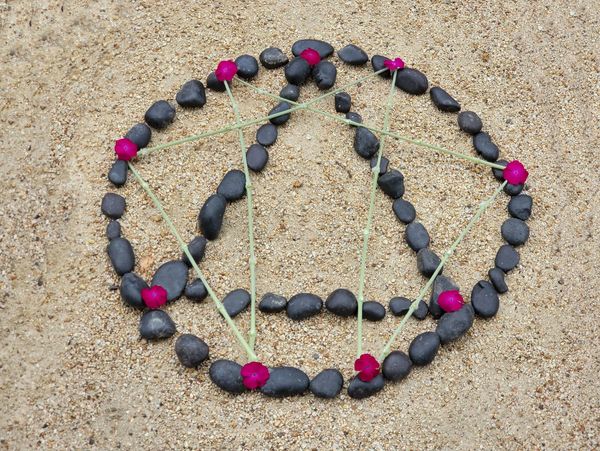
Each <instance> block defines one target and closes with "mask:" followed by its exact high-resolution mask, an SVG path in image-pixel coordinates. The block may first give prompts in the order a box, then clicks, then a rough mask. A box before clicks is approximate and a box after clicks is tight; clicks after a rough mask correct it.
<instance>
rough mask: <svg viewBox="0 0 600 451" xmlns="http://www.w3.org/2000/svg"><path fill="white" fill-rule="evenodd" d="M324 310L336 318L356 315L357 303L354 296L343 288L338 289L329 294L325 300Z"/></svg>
mask: <svg viewBox="0 0 600 451" xmlns="http://www.w3.org/2000/svg"><path fill="white" fill-rule="evenodd" d="M325 308H326V309H327V310H329V311H330V312H331V313H333V314H335V315H338V316H345V317H347V316H352V315H356V312H357V310H358V301H357V300H356V296H354V294H353V293H352V292H351V291H350V290H347V289H345V288H338V289H337V290H334V291H333V292H331V294H330V295H329V296H327V299H326V300H325Z"/></svg>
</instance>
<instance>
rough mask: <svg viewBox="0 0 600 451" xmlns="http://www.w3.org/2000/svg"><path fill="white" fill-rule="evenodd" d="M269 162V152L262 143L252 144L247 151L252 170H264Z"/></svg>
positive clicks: (249, 165)
mask: <svg viewBox="0 0 600 451" xmlns="http://www.w3.org/2000/svg"><path fill="white" fill-rule="evenodd" d="M268 162H269V152H267V149H265V148H264V147H263V146H261V145H260V144H252V145H251V146H250V147H249V148H248V150H247V151H246V163H247V164H248V168H250V169H251V170H252V171H254V172H260V171H262V170H263V169H264V168H265V166H266V165H267V163H268Z"/></svg>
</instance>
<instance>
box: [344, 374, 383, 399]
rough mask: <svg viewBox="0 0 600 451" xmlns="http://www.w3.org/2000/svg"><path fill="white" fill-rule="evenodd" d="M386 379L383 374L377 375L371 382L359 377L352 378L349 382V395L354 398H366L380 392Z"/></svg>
mask: <svg viewBox="0 0 600 451" xmlns="http://www.w3.org/2000/svg"><path fill="white" fill-rule="evenodd" d="M383 385H384V380H383V376H382V375H381V374H378V375H377V376H375V378H374V379H371V380H370V381H369V382H363V381H361V380H360V379H359V378H358V377H353V378H352V379H350V383H349V384H348V396H350V397H351V398H354V399H364V398H368V397H369V396H373V395H374V394H376V393H378V392H380V391H381V390H382V389H383Z"/></svg>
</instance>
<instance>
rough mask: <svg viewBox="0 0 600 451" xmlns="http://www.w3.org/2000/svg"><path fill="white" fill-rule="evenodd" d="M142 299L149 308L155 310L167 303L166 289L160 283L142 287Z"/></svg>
mask: <svg viewBox="0 0 600 451" xmlns="http://www.w3.org/2000/svg"><path fill="white" fill-rule="evenodd" d="M142 300H143V301H144V304H146V306H147V307H148V308H149V309H151V310H155V309H157V308H159V307H161V306H162V305H164V304H166V303H167V290H165V289H164V288H163V287H161V286H160V285H154V286H153V287H150V288H142Z"/></svg>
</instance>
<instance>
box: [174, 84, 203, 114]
mask: <svg viewBox="0 0 600 451" xmlns="http://www.w3.org/2000/svg"><path fill="white" fill-rule="evenodd" d="M175 100H176V101H177V103H178V104H179V105H181V106H182V107H186V108H200V107H203V106H204V104H205V103H206V92H205V90H204V85H203V84H202V82H201V81H200V80H190V81H186V82H185V83H184V84H183V86H181V89H180V90H179V92H178V93H177V95H176V96H175Z"/></svg>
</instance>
